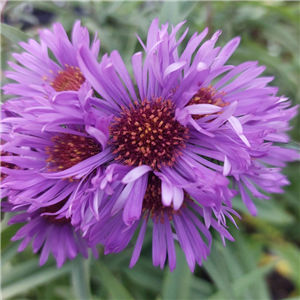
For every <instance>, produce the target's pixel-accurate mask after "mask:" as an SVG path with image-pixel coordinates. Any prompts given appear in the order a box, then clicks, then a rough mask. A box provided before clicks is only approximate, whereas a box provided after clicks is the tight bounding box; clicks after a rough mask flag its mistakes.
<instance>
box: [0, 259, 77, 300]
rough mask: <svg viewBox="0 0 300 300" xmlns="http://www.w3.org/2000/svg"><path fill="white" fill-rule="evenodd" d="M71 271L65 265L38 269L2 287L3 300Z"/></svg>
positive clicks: (69, 267)
mask: <svg viewBox="0 0 300 300" xmlns="http://www.w3.org/2000/svg"><path fill="white" fill-rule="evenodd" d="M71 270H72V265H71V264H70V263H66V264H65V265H64V266H63V267H62V268H60V269H58V268H57V267H56V266H50V267H38V266H37V272H34V273H32V274H27V275H26V276H24V277H23V278H22V279H20V280H16V281H14V282H12V283H11V284H9V285H7V286H3V287H2V297H3V299H6V298H9V297H13V296H15V295H18V294H21V293H24V292H26V291H28V290H29V289H31V288H34V287H37V286H39V285H42V284H46V283H49V281H51V280H53V279H55V278H57V277H58V276H62V275H64V274H67V273H69V272H70V271H71Z"/></svg>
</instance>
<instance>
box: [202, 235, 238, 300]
mask: <svg viewBox="0 0 300 300" xmlns="http://www.w3.org/2000/svg"><path fill="white" fill-rule="evenodd" d="M217 246H218V242H217V241H214V243H213V245H212V248H211V253H210V255H209V257H208V259H207V261H204V262H203V267H204V269H205V271H206V272H207V273H208V275H209V277H210V278H211V280H212V281H213V282H214V283H215V284H216V286H217V288H218V289H219V290H220V292H221V293H222V295H223V297H224V298H225V299H235V297H234V294H233V290H232V282H231V279H230V276H229V271H228V267H227V265H226V260H225V256H224V254H223V253H222V251H221V250H219V249H218V247H217ZM209 299H211V298H209ZM212 299H216V298H212Z"/></svg>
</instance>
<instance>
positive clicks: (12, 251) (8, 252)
mask: <svg viewBox="0 0 300 300" xmlns="http://www.w3.org/2000/svg"><path fill="white" fill-rule="evenodd" d="M20 244H21V242H20V241H17V242H14V243H12V244H11V245H10V246H8V247H7V248H6V249H5V250H4V251H3V252H2V254H1V265H4V264H5V263H7V262H8V261H9V260H11V259H12V258H13V257H14V256H15V255H16V254H17V253H18V248H19V246H20Z"/></svg>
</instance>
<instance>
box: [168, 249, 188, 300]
mask: <svg viewBox="0 0 300 300" xmlns="http://www.w3.org/2000/svg"><path fill="white" fill-rule="evenodd" d="M192 278H193V274H192V273H191V271H190V269H189V266H188V264H187V262H186V259H185V255H184V253H183V251H182V250H181V248H180V247H179V246H178V245H176V269H175V270H174V271H173V272H170V271H169V269H166V270H165V278H164V281H163V286H162V299H164V300H166V299H172V300H173V299H174V300H175V299H180V300H181V299H189V297H190V290H191V286H192Z"/></svg>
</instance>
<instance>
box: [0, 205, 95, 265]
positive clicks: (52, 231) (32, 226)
mask: <svg viewBox="0 0 300 300" xmlns="http://www.w3.org/2000/svg"><path fill="white" fill-rule="evenodd" d="M63 202H64V201H62V202H60V203H57V204H54V205H52V206H48V207H44V208H42V209H38V210H36V211H35V212H32V213H28V211H27V212H26V210H27V207H26V206H25V207H20V208H17V209H16V207H15V206H13V205H12V204H10V203H6V202H4V203H2V204H1V206H2V210H3V211H5V212H11V211H24V210H25V212H22V213H20V214H17V215H15V216H13V217H12V218H11V219H10V220H9V222H8V224H9V225H12V224H16V223H26V225H24V226H23V227H22V228H21V229H19V231H18V232H17V233H16V235H15V236H13V238H12V241H17V240H20V239H22V242H21V244H20V246H19V251H23V250H24V249H25V248H26V247H27V246H28V244H29V243H30V242H31V241H32V249H33V252H34V253H37V252H38V251H41V254H40V265H43V264H44V263H45V262H46V261H47V259H48V257H49V254H50V253H52V254H53V256H54V257H55V259H56V262H57V267H58V268H60V267H61V266H62V265H63V264H64V263H65V261H66V259H67V258H68V259H71V260H72V259H74V258H75V257H76V256H77V253H81V254H82V255H83V256H84V257H86V258H87V257H88V247H87V243H86V241H85V240H84V239H83V238H82V234H81V232H80V231H75V228H74V227H73V226H72V225H71V224H70V219H67V218H65V217H61V216H58V215H56V214H55V213H56V212H57V211H58V210H59V209H60V208H61V206H62V205H63ZM92 250H93V254H94V256H95V257H97V256H98V252H97V250H96V248H92Z"/></svg>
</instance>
